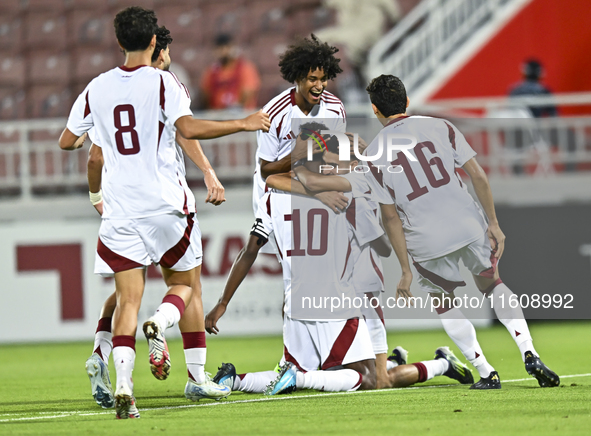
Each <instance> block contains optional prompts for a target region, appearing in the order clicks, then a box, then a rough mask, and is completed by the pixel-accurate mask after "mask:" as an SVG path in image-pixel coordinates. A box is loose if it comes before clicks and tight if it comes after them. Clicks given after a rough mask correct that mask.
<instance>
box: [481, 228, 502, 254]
mask: <svg viewBox="0 0 591 436" xmlns="http://www.w3.org/2000/svg"><path fill="white" fill-rule="evenodd" d="M486 234H487V235H488V239H489V241H490V246H491V247H492V249H493V251H494V252H495V257H496V258H497V259H500V258H501V256H502V255H503V250H504V249H505V234H504V233H503V232H502V231H501V228H500V227H499V225H498V224H489V225H488V229H487V231H486Z"/></svg>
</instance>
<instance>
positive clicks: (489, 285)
mask: <svg viewBox="0 0 591 436" xmlns="http://www.w3.org/2000/svg"><path fill="white" fill-rule="evenodd" d="M367 92H368V93H369V96H370V99H371V102H372V108H373V111H374V113H375V114H376V116H377V117H378V119H379V120H380V122H381V124H382V125H383V126H384V128H383V129H382V131H381V132H380V134H379V135H378V137H376V138H375V139H374V141H372V143H371V144H370V145H369V147H368V148H367V149H366V151H365V154H366V155H367V156H368V157H369V156H374V157H375V158H374V159H372V160H370V161H369V162H368V165H369V167H370V168H371V172H370V173H367V179H368V182H369V184H370V186H371V188H372V193H373V194H374V195H375V196H376V199H377V200H378V201H379V203H380V204H381V211H382V218H383V223H384V226H385V228H386V231H387V233H388V236H389V238H390V242H391V243H392V246H393V247H394V250H395V252H396V255H397V257H398V259H399V261H400V265H401V267H402V278H401V279H400V282H399V284H398V288H397V296H398V295H401V296H404V297H410V296H411V293H410V284H411V282H412V272H411V270H410V266H409V261H408V255H407V249H408V253H410V255H411V257H412V258H413V263H414V266H415V268H416V270H417V272H418V275H419V279H418V284H419V287H420V289H421V290H423V291H425V292H428V293H429V294H430V295H431V298H432V299H434V300H435V302H436V304H435V305H436V306H438V309H437V313H438V314H439V318H440V319H441V322H442V324H443V327H444V329H445V331H446V332H447V334H448V335H449V337H450V338H451V339H452V340H453V341H454V342H455V344H456V345H457V346H458V348H459V349H460V350H461V351H462V353H463V354H464V356H465V357H466V359H468V360H469V361H470V363H472V365H474V367H475V368H476V369H477V370H478V373H479V374H480V377H481V379H480V381H479V382H477V383H475V384H474V385H472V387H471V389H500V388H501V382H500V379H499V375H498V373H497V372H496V371H495V370H494V368H493V367H492V366H491V365H490V364H489V363H488V362H487V360H486V358H485V357H484V354H483V352H482V349H481V348H480V345H479V344H478V340H477V339H476V332H475V330H474V326H473V325H472V323H471V322H470V321H469V320H468V319H466V317H465V316H464V315H463V313H462V311H461V310H460V308H458V307H453V305H452V304H450V301H451V300H450V299H449V298H442V297H451V298H452V299H453V298H454V294H453V291H454V289H455V288H456V287H458V286H465V283H464V281H463V280H462V277H461V275H460V271H459V265H458V264H459V261H460V259H461V260H462V262H463V263H464V265H465V266H466V267H467V268H468V269H469V270H470V271H471V272H472V275H473V277H474V281H475V282H476V286H477V287H478V289H479V290H480V291H481V292H482V293H483V294H485V295H486V296H492V298H493V299H494V300H493V302H494V304H493V307H494V311H495V313H496V315H497V317H498V319H499V320H500V321H501V322H502V323H503V324H504V325H505V327H506V328H507V330H508V331H509V333H510V334H511V337H512V338H513V339H514V340H515V343H516V344H517V346H518V347H519V351H520V352H521V356H522V359H523V361H524V363H525V369H526V371H527V372H528V373H529V374H530V375H532V376H534V377H535V378H536V379H537V380H538V383H539V384H540V386H542V387H550V386H558V385H559V383H560V379H559V377H558V376H557V375H556V374H555V373H554V372H553V371H551V370H550V369H549V368H548V367H547V366H546V365H544V364H543V363H542V361H541V360H540V358H539V356H538V353H537V352H536V350H535V349H534V346H533V343H532V337H531V335H530V332H529V328H528V326H527V322H526V321H525V319H524V317H523V311H522V309H521V307H516V308H511V307H507V306H503V304H502V299H503V298H504V300H505V301H509V298H510V297H511V296H513V295H514V294H513V293H512V292H511V290H510V289H509V288H508V287H507V285H505V284H504V283H503V282H502V281H501V279H500V278H499V271H498V268H497V262H498V261H499V259H500V258H501V255H502V254H503V249H504V246H505V235H504V234H503V232H502V231H501V228H500V227H499V223H498V220H497V216H496V213H495V207H494V203H493V197H492V193H491V189H490V185H489V183H488V179H487V177H486V174H485V173H484V171H483V170H482V168H481V167H480V165H479V164H478V162H477V161H476V159H475V158H474V156H475V155H476V153H475V152H474V150H472V148H471V147H470V145H469V144H468V143H467V142H466V139H465V138H464V136H463V135H462V134H461V133H460V132H459V131H458V129H457V128H456V127H455V126H453V125H452V124H451V123H450V122H449V121H446V120H443V119H435V118H429V117H419V116H411V117H408V116H407V115H406V108H407V107H408V104H409V100H408V98H407V96H406V90H405V88H404V85H403V83H402V82H401V81H400V79H398V78H397V77H394V76H388V75H382V76H379V77H377V78H375V79H373V80H372V81H371V83H370V84H369V86H368V87H367ZM386 135H390V137H393V135H402V136H404V137H406V138H408V137H412V138H414V139H416V142H417V144H416V145H415V146H414V147H413V148H412V149H408V148H407V149H405V150H403V151H400V152H398V153H397V154H396V155H395V156H392V157H395V159H394V160H392V157H388V155H387V153H382V155H381V156H379V150H380V149H381V148H382V147H381V145H382V141H383V139H384V138H385V137H386ZM389 168H396V170H388V169H389ZM397 168H402V171H399V170H398V169H397ZM456 168H463V169H464V171H466V173H467V174H468V175H469V176H470V179H471V180H472V183H473V186H474V191H475V192H476V196H477V197H478V200H479V201H480V204H481V205H482V207H483V209H484V212H485V213H486V217H487V218H488V222H487V220H486V219H485V217H484V216H483V214H482V211H481V209H480V208H479V207H478V205H477V204H476V202H475V201H474V200H473V199H472V197H471V196H470V194H468V191H467V189H466V186H465V185H464V183H463V182H462V180H461V178H460V177H459V176H456V173H455V170H456Z"/></svg>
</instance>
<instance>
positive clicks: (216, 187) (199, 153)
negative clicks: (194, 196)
mask: <svg viewBox="0 0 591 436" xmlns="http://www.w3.org/2000/svg"><path fill="white" fill-rule="evenodd" d="M176 142H177V143H178V144H179V145H180V147H181V148H182V149H183V152H184V153H185V154H186V155H187V156H188V157H189V159H191V162H193V163H194V164H195V165H196V166H197V168H199V169H200V170H201V172H202V173H203V180H204V182H205V186H206V187H207V198H206V199H205V202H206V203H211V204H213V205H214V206H219V205H220V204H222V203H223V202H224V201H226V197H225V189H224V186H223V185H222V184H221V183H220V181H219V180H218V177H217V175H216V173H215V171H214V170H213V168H212V166H211V164H210V163H209V159H207V156H205V153H204V152H203V148H201V144H199V141H197V140H195V139H186V138H183V136H182V135H181V134H179V132H178V131H177V133H176Z"/></svg>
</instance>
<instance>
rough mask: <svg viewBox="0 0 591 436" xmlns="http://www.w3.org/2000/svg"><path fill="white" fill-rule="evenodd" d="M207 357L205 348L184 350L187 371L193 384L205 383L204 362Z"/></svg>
mask: <svg viewBox="0 0 591 436" xmlns="http://www.w3.org/2000/svg"><path fill="white" fill-rule="evenodd" d="M206 357H207V348H188V349H185V363H186V364H187V371H189V375H190V376H191V377H192V378H193V380H194V381H195V383H197V384H201V383H204V382H205V361H206Z"/></svg>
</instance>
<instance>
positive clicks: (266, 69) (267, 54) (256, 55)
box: [245, 35, 290, 74]
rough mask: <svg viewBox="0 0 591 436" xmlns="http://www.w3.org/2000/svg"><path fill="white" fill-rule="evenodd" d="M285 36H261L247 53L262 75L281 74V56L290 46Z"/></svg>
mask: <svg viewBox="0 0 591 436" xmlns="http://www.w3.org/2000/svg"><path fill="white" fill-rule="evenodd" d="M289 43H290V41H289V39H288V38H287V37H286V36H284V35H265V36H260V37H259V38H257V39H256V41H255V42H254V43H253V44H252V45H251V46H250V47H249V50H247V51H246V52H245V53H246V55H248V56H249V57H250V59H251V60H252V61H253V62H254V63H255V64H256V65H257V67H259V70H260V72H261V73H276V74H278V73H279V67H278V64H279V55H281V54H282V53H283V52H284V51H285V50H286V49H287V46H288V45H289Z"/></svg>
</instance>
